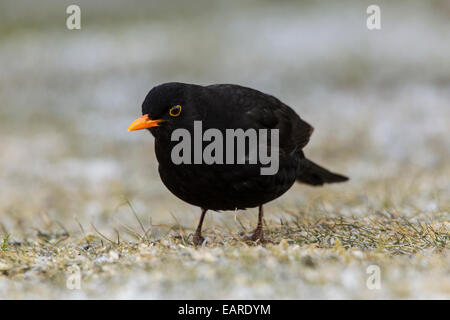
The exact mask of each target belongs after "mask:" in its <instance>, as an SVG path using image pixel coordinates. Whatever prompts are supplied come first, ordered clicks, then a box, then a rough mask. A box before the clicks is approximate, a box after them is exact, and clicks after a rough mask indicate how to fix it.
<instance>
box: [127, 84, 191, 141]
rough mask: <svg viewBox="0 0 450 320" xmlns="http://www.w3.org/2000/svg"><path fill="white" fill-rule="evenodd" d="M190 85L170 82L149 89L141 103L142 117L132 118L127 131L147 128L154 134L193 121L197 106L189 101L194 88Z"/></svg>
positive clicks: (181, 126)
mask: <svg viewBox="0 0 450 320" xmlns="http://www.w3.org/2000/svg"><path fill="white" fill-rule="evenodd" d="M192 87H193V86H192V85H188V84H184V83H178V82H170V83H165V84H161V85H159V86H156V87H154V88H153V89H151V90H150V92H149V93H148V94H147V96H146V97H145V100H144V102H143V103H142V114H143V115H142V117H140V118H138V119H136V120H134V121H133V122H132V123H131V125H130V126H129V127H128V131H134V130H142V129H149V130H150V132H151V133H152V134H153V135H155V134H158V133H159V132H171V131H172V130H174V129H176V128H183V127H186V126H187V125H188V124H190V123H193V120H196V119H198V118H199V114H198V108H196V107H195V106H194V105H192V103H191V102H190V96H191V94H190V93H192V91H193V90H195V89H196V88H195V87H196V86H194V88H192ZM198 87H199V86H198Z"/></svg>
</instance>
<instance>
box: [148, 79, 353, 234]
mask: <svg viewBox="0 0 450 320" xmlns="http://www.w3.org/2000/svg"><path fill="white" fill-rule="evenodd" d="M175 105H179V106H182V111H181V113H180V114H179V116H176V117H173V116H171V115H170V114H169V111H170V109H171V108H172V107H173V106H175ZM142 114H143V115H148V118H150V119H158V120H163V122H161V124H160V125H159V126H153V127H151V128H149V130H150V132H151V133H152V135H153V136H154V137H155V152H156V157H157V159H158V162H159V174H160V176H161V179H162V181H163V183H164V184H165V185H166V187H167V188H168V189H169V190H170V191H171V192H172V193H173V194H174V195H176V196H177V197H178V198H180V199H182V200H184V201H186V202H188V203H190V204H192V205H195V206H199V207H201V208H202V209H204V212H206V210H208V209H211V210H235V209H246V208H252V207H257V206H260V216H261V217H262V207H261V206H262V205H263V204H265V203H267V202H269V201H272V200H274V199H276V198H278V197H280V196H281V195H282V194H283V193H285V192H286V191H287V190H289V188H290V187H291V186H292V185H293V184H294V182H295V181H299V182H303V183H306V184H310V185H322V184H324V183H331V182H341V181H346V180H347V178H346V177H344V176H342V175H339V174H335V173H332V172H330V171H328V170H326V169H324V168H322V167H320V166H318V165H317V164H315V163H313V162H311V161H310V160H308V159H306V158H305V156H304V154H303V151H302V149H303V147H305V145H306V144H307V143H308V141H309V138H310V136H311V134H312V132H313V127H312V126H310V125H309V124H308V123H306V122H305V121H304V120H302V119H301V118H300V117H299V116H298V115H297V113H296V112H295V111H294V110H292V109H291V108H290V107H289V106H287V105H286V104H284V103H283V102H281V101H280V100H278V99H277V98H275V97H273V96H271V95H268V94H265V93H262V92H260V91H257V90H254V89H250V88H246V87H242V86H238V85H232V84H216V85H210V86H199V85H193V84H184V83H166V84H162V85H159V86H156V87H154V88H153V89H151V90H150V92H149V93H148V94H147V96H146V98H145V100H144V102H143V104H142ZM194 121H202V124H203V130H204V131H205V130H207V129H209V128H215V129H218V130H220V132H223V133H225V130H226V129H239V128H240V129H243V130H247V129H250V128H253V129H278V130H279V170H278V172H277V173H276V174H274V175H261V174H260V168H261V165H260V164H253V165H250V164H209V165H208V164H174V163H173V161H172V160H171V150H172V148H173V147H174V146H175V145H176V144H177V143H178V142H177V141H171V134H172V132H173V130H175V129H177V128H184V129H186V130H188V131H189V132H190V133H192V134H193V126H194V125H193V124H194ZM202 219H203V215H202ZM201 221H202V220H201ZM200 227H201V224H200V225H199V228H200ZM261 227H262V226H261ZM261 235H262V229H261Z"/></svg>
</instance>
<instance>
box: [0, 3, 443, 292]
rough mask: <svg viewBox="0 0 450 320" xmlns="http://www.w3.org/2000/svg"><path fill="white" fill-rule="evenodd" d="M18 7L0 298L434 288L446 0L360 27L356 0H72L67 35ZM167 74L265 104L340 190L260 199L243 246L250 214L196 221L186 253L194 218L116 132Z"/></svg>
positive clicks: (8, 104)
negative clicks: (279, 105) (260, 229)
mask: <svg viewBox="0 0 450 320" xmlns="http://www.w3.org/2000/svg"><path fill="white" fill-rule="evenodd" d="M19 3H21V1H9V0H5V1H4V2H2V6H3V7H2V10H0V24H1V26H2V28H0V30H1V31H0V61H1V62H2V68H1V73H0V83H1V85H0V101H2V106H1V107H0V150H1V151H2V152H1V153H0V298H1V299H17V298H56V299H61V298H75V299H77V298H209V299H211V298H213V299H218V298H224V299H227V298H267V299H285V298H294V299H301V298H362V299H367V298H406V299H408V298H421V299H422V298H423V299H426V298H438V299H449V298H450V267H449V266H450V255H449V249H450V243H449V241H450V236H449V231H450V163H449V161H448V159H449V158H450V140H449V138H448V128H449V127H450V108H449V107H448V101H450V90H449V88H450V73H449V71H448V70H450V60H449V58H448V57H450V43H449V42H448V41H442V39H446V38H449V36H450V34H449V32H450V25H449V21H450V19H449V17H450V11H449V7H448V5H447V4H446V3H447V2H446V1H429V2H427V4H424V3H423V2H421V1H408V2H407V3H408V6H403V5H402V3H403V2H401V1H399V2H398V3H397V2H396V4H395V5H394V4H392V3H391V2H389V1H380V6H381V9H382V17H383V19H384V20H383V27H382V30H380V31H374V32H372V31H370V32H369V31H368V30H367V29H366V27H365V23H364V22H365V17H366V13H365V10H366V7H367V6H366V5H365V4H362V3H361V2H360V1H345V2H342V3H341V4H339V6H337V5H333V6H331V5H330V4H329V3H328V2H320V1H319V2H311V3H309V2H304V3H302V4H298V3H290V2H283V4H281V5H277V6H275V5H274V4H272V3H269V2H264V4H258V5H256V4H255V3H254V2H249V3H248V4H246V5H243V4H241V3H240V2H233V1H225V2H221V4H220V5H206V3H209V2H201V3H203V4H200V5H202V10H197V8H198V7H197V6H193V5H189V6H187V7H186V6H184V5H183V3H184V2H179V3H178V6H177V7H176V8H174V7H171V6H169V5H166V6H167V7H165V6H164V5H159V6H156V7H155V5H154V4H148V5H146V6H141V7H139V9H137V6H136V7H135V6H126V7H124V6H123V4H122V3H121V2H120V1H113V2H111V4H110V6H109V7H107V8H106V7H105V6H103V5H99V3H98V2H97V1H81V2H80V6H81V8H82V17H84V18H83V20H82V29H81V30H79V31H68V30H66V29H65V23H64V19H65V6H64V5H61V4H58V5H57V6H55V5H54V2H52V1H42V2H40V5H42V6H43V7H42V8H44V9H45V10H44V9H42V8H41V9H42V10H40V11H35V10H31V9H30V8H29V7H26V8H27V10H22V9H23V8H24V7H23V6H22V7H21V6H20V5H19ZM199 3H200V2H199ZM367 5H368V4H367ZM27 6H31V4H29V3H27ZM216 6H217V7H216ZM330 6H331V7H330ZM21 8H22V9H21ZM30 12H31V13H33V12H41V14H30ZM43 12H45V14H43ZM61 13H62V16H61ZM411 30H413V31H414V33H413V35H414V36H411V34H412V33H411V32H412V31H411ZM173 80H176V81H184V82H193V83H202V84H210V83H230V82H231V83H238V84H241V85H247V86H251V87H254V88H257V89H259V90H262V91H264V92H268V93H271V94H273V95H275V96H277V97H278V98H280V99H281V100H282V101H283V102H285V103H287V104H288V105H290V106H292V107H293V108H294V109H295V110H296V111H297V112H298V113H299V114H300V115H301V116H302V118H304V119H305V120H306V121H308V122H309V123H311V124H312V125H313V126H314V127H315V131H314V134H313V136H312V138H311V141H310V143H309V144H308V146H307V147H306V148H305V150H304V151H305V154H306V155H307V156H308V157H309V158H311V159H312V160H314V161H316V162H317V163H319V164H321V165H324V166H325V167H327V168H330V169H332V170H334V171H336V172H339V173H343V174H346V175H348V176H349V177H350V181H349V182H346V183H343V184H336V185H329V186H324V187H319V188H315V187H309V186H305V185H300V184H296V185H295V186H293V188H292V189H291V190H290V191H289V192H287V193H286V194H285V195H283V196H282V197H281V198H279V199H277V200H276V201H274V202H272V203H270V204H268V205H267V206H265V230H266V238H267V239H268V240H269V242H268V243H266V244H259V243H252V242H246V241H243V240H242V239H243V237H244V235H245V234H246V233H250V232H251V230H252V229H253V228H254V227H255V226H256V222H257V210H256V209H251V210H247V211H242V210H240V211H237V212H208V214H207V216H206V219H205V225H204V236H205V237H206V239H207V242H206V243H205V245H204V246H202V247H195V246H194V245H193V244H192V233H193V231H194V230H195V227H196V223H197V221H198V218H199V216H200V209H198V208H195V207H192V206H190V205H188V204H186V203H183V202H182V201H180V200H178V199H177V198H176V197H174V196H173V195H171V194H170V193H169V192H168V190H167V189H166V188H165V187H164V186H163V184H162V183H161V181H160V179H159V176H158V172H157V163H156V159H155V157H154V151H153V138H152V137H151V136H150V134H149V133H147V132H134V133H129V132H127V127H128V125H129V123H130V122H131V121H132V120H134V119H135V118H136V117H137V116H139V115H140V104H141V103H142V100H143V98H144V97H145V94H146V93H147V91H148V90H149V89H150V88H151V87H152V86H153V85H156V84H158V83H162V82H166V81H173ZM78 276H79V277H78ZM78 279H79V280H80V281H79V282H78ZM378 280H379V281H378ZM78 284H79V285H80V287H79V289H78V288H77V285H78ZM378 284H379V286H378Z"/></svg>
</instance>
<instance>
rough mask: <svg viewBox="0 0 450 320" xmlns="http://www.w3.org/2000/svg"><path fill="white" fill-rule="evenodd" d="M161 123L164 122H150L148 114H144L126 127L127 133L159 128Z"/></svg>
mask: <svg viewBox="0 0 450 320" xmlns="http://www.w3.org/2000/svg"><path fill="white" fill-rule="evenodd" d="M162 121H164V120H152V119H150V118H149V117H148V114H144V115H143V116H142V117H140V118H137V119H136V120H134V121H133V122H132V123H131V124H130V126H129V127H128V131H134V130H142V129H148V128H151V127H157V126H159V123H160V122H162Z"/></svg>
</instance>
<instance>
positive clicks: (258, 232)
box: [250, 205, 265, 243]
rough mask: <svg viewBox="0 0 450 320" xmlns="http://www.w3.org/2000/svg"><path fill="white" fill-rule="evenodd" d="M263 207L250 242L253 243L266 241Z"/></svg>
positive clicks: (260, 209)
mask: <svg viewBox="0 0 450 320" xmlns="http://www.w3.org/2000/svg"><path fill="white" fill-rule="evenodd" d="M263 215H264V212H263V206H262V205H260V206H259V213H258V225H257V226H256V229H255V231H253V235H252V236H251V238H250V240H252V241H258V240H259V242H260V243H263V242H265V239H264V230H263Z"/></svg>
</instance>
